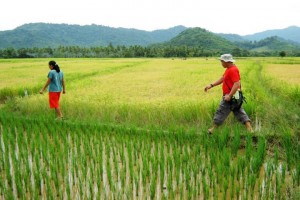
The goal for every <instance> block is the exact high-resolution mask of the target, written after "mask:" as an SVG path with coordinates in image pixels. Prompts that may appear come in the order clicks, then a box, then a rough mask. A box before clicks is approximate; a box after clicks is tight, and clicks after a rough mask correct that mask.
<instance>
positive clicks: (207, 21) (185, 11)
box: [0, 0, 300, 35]
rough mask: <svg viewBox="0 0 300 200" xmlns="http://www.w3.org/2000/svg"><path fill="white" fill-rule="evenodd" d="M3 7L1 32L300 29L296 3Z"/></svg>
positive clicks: (16, 3) (149, 1) (145, 0)
mask: <svg viewBox="0 0 300 200" xmlns="http://www.w3.org/2000/svg"><path fill="white" fill-rule="evenodd" d="M1 8H2V9H1V12H0V19H1V20H0V31H4V30H12V29H14V28H16V27H18V26H20V25H23V24H26V23H36V22H45V23H59V24H60V23H65V24H78V25H90V24H97V25H104V26H110V27H123V28H136V29H140V30H147V31H151V30H157V29H167V28H170V27H173V26H176V25H183V26H186V27H201V28H205V29H207V30H209V31H212V32H215V33H235V34H239V35H247V34H252V33H256V32H261V31H265V30H269V29H282V28H286V27H289V26H292V25H295V26H299V27H300V14H299V13H300V1H299V0H285V1H278V0H277V1H276V0H274V1H267V0H251V1H250V0H206V1H202V0H181V1H179V0H84V1H78V0H73V1H69V0H68V1H66V0H49V1H41V0H26V1H20V0H9V1H3V2H1Z"/></svg>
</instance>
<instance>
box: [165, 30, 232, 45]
mask: <svg viewBox="0 0 300 200" xmlns="http://www.w3.org/2000/svg"><path fill="white" fill-rule="evenodd" d="M163 45H167V46H168V45H170V46H188V47H200V48H203V50H206V51H231V50H232V49H234V48H237V46H236V45H235V44H233V43H232V42H230V41H228V40H226V39H224V38H223V37H221V36H219V35H217V34H215V33H212V32H210V31H207V30H205V29H202V28H189V29H186V30H185V31H183V32H181V33H180V34H179V35H178V36H176V37H174V38H173V39H171V40H170V41H168V42H165V43H163Z"/></svg>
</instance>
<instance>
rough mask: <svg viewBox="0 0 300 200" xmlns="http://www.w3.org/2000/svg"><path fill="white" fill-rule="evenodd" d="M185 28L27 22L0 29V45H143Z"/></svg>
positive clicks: (26, 46) (172, 34) (24, 46)
mask: <svg viewBox="0 0 300 200" xmlns="http://www.w3.org/2000/svg"><path fill="white" fill-rule="evenodd" d="M185 29H187V28H186V27H184V26H175V27H173V28H169V29H162V30H155V31H143V30H137V29H126V28H112V27H107V26H101V25H85V26H80V25H67V24H47V23H31V24H25V25H23V26H20V27H18V28H16V29H14V30H10V31H0V49H1V48H2V49H3V48H7V47H13V48H32V47H40V48H42V47H53V48H55V47H58V46H81V47H91V46H108V45H110V44H111V45H114V46H116V45H125V46H131V45H140V46H147V45H149V44H153V43H160V42H165V41H168V40H170V39H171V38H173V37H175V36H177V35H178V34H179V33H180V32H182V31H183V30H185Z"/></svg>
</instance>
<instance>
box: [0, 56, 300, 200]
mask: <svg viewBox="0 0 300 200" xmlns="http://www.w3.org/2000/svg"><path fill="white" fill-rule="evenodd" d="M48 61H49V60H46V59H16V60H0V64H1V65H0V72H1V73H0V76H1V80H7V81H3V82H1V85H0V100H1V101H0V102H1V104H2V105H1V107H0V128H1V129H0V140H1V141H0V146H1V147H0V198H2V197H3V198H4V199H6V198H15V197H16V196H18V197H19V198H23V197H24V195H26V197H27V198H42V197H43V198H47V197H48V198H78V197H81V198H84V197H85V198H93V197H95V198H97V199H98V198H100V199H101V198H102V199H109V198H111V199H114V198H131V197H132V198H136V196H137V195H138V196H139V197H138V198H144V197H145V198H166V199H168V198H171V199H174V198H182V199H186V198H188V199H199V198H200V199H201V198H204V197H206V198H215V199H220V198H223V199H228V198H229V197H231V198H232V197H236V198H248V199H249V198H250V199H252V198H266V199H268V198H279V197H280V195H281V197H283V196H286V197H288V198H293V197H294V196H295V197H297V194H299V180H300V179H299V177H300V176H299V174H300V172H299V171H300V168H299V160H300V159H299V158H300V157H299V156H300V155H299V149H300V147H299V134H300V128H299V116H298V115H299V114H298V113H300V106H299V102H300V99H299V83H300V80H299V77H298V79H297V76H294V74H296V73H298V71H297V70H298V67H297V66H298V63H299V62H300V60H299V59H298V58H287V59H284V60H283V59H281V58H247V59H237V61H238V62H237V65H238V67H239V69H240V73H241V77H242V89H243V90H244V94H245V95H246V97H247V101H248V103H247V104H245V105H244V108H245V110H246V112H247V113H248V114H249V116H250V118H251V119H252V120H253V122H254V123H253V124H254V126H255V128H258V127H256V126H257V125H258V124H259V125H260V128H259V131H257V132H255V133H254V135H255V136H257V138H258V141H255V140H253V138H252V135H249V134H247V133H246V131H245V129H244V127H243V125H241V124H239V123H238V122H237V121H236V120H235V119H234V118H233V116H232V115H231V116H230V117H229V118H228V120H227V121H226V122H225V124H224V125H223V126H222V127H220V128H219V129H217V130H216V133H215V135H213V136H211V137H208V136H207V135H206V134H205V133H206V130H207V128H208V126H210V124H211V120H212V117H213V114H214V112H215V110H216V108H217V106H218V104H219V101H220V98H221V93H222V92H221V87H216V88H213V90H210V91H209V92H208V93H205V92H204V91H203V90H204V87H205V86H206V85H208V84H210V83H211V82H213V81H215V80H217V79H218V78H219V77H220V76H221V75H222V74H223V72H224V69H223V68H222V67H221V65H220V63H219V61H218V60H217V59H209V60H206V59H201V58H199V59H187V60H181V59H58V60H57V62H58V64H59V65H60V66H61V69H62V70H63V71H64V73H65V79H66V83H67V94H66V95H62V99H61V107H62V111H63V113H64V116H65V117H66V119H67V120H65V121H62V122H55V121H54V118H55V114H54V113H53V112H52V111H50V109H49V107H48V95H40V94H38V91H39V89H40V88H41V87H42V86H43V85H44V84H45V82H46V75H47V73H48V70H49V69H48V66H47V63H48ZM283 62H284V67H285V69H288V70H287V71H289V73H284V71H283V72H282V76H281V77H280V80H279V79H278V78H277V76H278V72H277V70H276V67H277V66H278V65H279V64H280V63H281V64H280V65H282V63H283ZM270 69H274V70H270ZM279 72H280V70H279ZM290 72H292V73H290ZM276 73H277V74H276ZM32 75H34V76H32ZM31 76H32V77H34V78H28V77H31ZM291 77H295V78H291ZM290 80H292V82H289V81H290ZM287 85H288V86H287ZM25 89H26V90H27V91H28V96H25V95H24V90H25ZM255 122H257V123H255ZM257 130H258V129H257ZM11 166H12V167H11ZM9 169H11V170H9ZM45 174H47V175H45ZM42 183H44V184H42ZM298 196H299V195H298Z"/></svg>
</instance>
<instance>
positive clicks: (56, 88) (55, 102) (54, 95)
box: [40, 60, 66, 120]
mask: <svg viewBox="0 0 300 200" xmlns="http://www.w3.org/2000/svg"><path fill="white" fill-rule="evenodd" d="M49 69H50V72H49V73H48V80H47V82H46V84H45V86H44V87H43V88H42V89H41V90H40V94H43V92H44V91H45V90H46V88H47V87H48V86H49V88H48V90H49V105H50V108H54V109H55V112H56V114H57V119H58V120H61V119H62V117H63V115H62V112H61V110H60V106H59V99H60V94H61V91H62V92H63V93H64V94H65V93H66V87H65V80H64V74H63V72H62V71H61V70H60V68H59V66H58V65H57V63H56V62H55V61H53V60H52V61H50V62H49Z"/></svg>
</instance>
